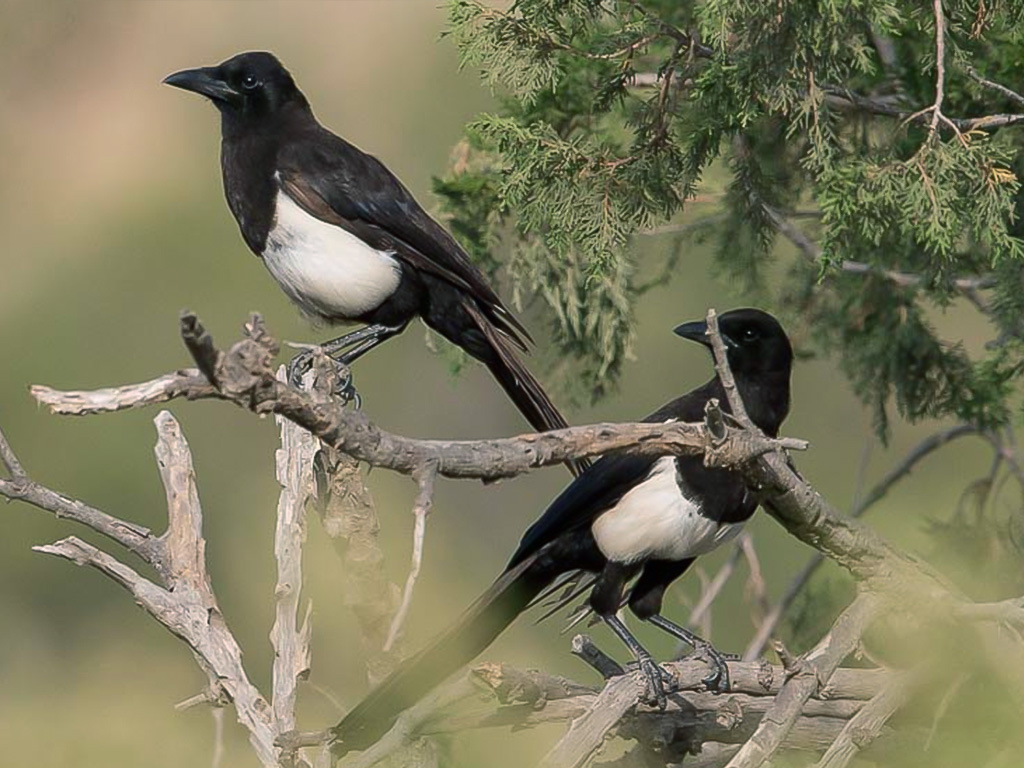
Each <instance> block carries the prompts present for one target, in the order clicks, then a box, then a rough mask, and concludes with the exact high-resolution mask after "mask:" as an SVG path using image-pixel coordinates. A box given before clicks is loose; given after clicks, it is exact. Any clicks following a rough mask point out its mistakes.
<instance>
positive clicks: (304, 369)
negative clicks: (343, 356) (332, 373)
mask: <svg viewBox="0 0 1024 768" xmlns="http://www.w3.org/2000/svg"><path fill="white" fill-rule="evenodd" d="M317 351H318V349H317V348H315V347H314V348H311V349H306V350H303V351H302V352H300V353H299V354H297V355H296V356H295V357H293V358H292V359H291V360H290V361H289V363H288V365H287V366H286V367H285V373H286V375H287V377H288V383H289V384H291V385H292V386H293V387H295V388H297V389H301V388H302V379H303V377H304V376H305V375H306V374H307V373H308V372H309V371H310V369H312V367H313V359H314V355H315V354H316V353H317ZM327 359H328V360H330V361H331V362H332V363H334V366H335V369H336V372H337V376H336V380H335V384H334V393H333V394H334V396H335V397H337V398H339V399H340V400H341V401H342V404H344V405H348V404H349V403H353V404H354V406H355V408H356V410H359V408H360V407H361V406H362V404H363V400H362V398H361V397H360V396H359V392H358V391H357V390H356V388H355V384H354V383H353V377H352V370H351V369H350V368H349V367H348V366H347V365H346V364H345V363H342V362H339V361H337V360H335V359H334V358H333V357H330V355H328V356H327Z"/></svg>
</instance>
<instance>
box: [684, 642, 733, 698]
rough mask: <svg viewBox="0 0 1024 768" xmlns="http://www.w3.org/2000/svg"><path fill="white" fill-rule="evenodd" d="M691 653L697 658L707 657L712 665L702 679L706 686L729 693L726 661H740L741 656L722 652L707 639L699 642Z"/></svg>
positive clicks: (710, 689)
mask: <svg viewBox="0 0 1024 768" xmlns="http://www.w3.org/2000/svg"><path fill="white" fill-rule="evenodd" d="M691 655H692V656H694V657H695V658H703V659H706V660H707V662H708V664H709V665H710V666H711V671H710V672H709V673H708V675H707V677H705V678H704V679H703V680H702V681H701V682H702V683H703V684H704V687H705V688H707V689H708V690H709V691H711V692H712V693H728V691H729V688H730V682H729V666H728V665H727V664H726V662H727V661H739V660H740V657H739V656H737V655H736V654H734V653H721V652H720V651H718V650H717V649H716V648H715V647H714V646H713V645H711V643H708V642H706V641H702V642H701V643H698V644H697V646H696V647H695V648H694V650H693V653H692V654H691Z"/></svg>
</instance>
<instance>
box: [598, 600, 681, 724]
mask: <svg viewBox="0 0 1024 768" xmlns="http://www.w3.org/2000/svg"><path fill="white" fill-rule="evenodd" d="M601 618H602V619H603V620H604V623H605V624H607V625H608V626H609V627H611V630H612V632H614V633H615V634H616V635H618V636H619V639H620V640H621V641H622V642H623V643H625V644H626V647H627V648H629V650H630V652H631V653H632V654H633V657H634V658H635V659H636V662H637V665H638V666H639V667H640V671H641V672H642V673H643V675H644V677H646V678H647V695H646V697H645V698H646V700H647V701H648V703H651V704H656V705H657V707H658V709H665V707H666V706H668V698H667V696H666V695H665V683H669V684H670V685H672V684H674V683H675V678H674V677H673V676H672V675H670V674H669V673H668V672H666V671H665V670H664V669H662V668H661V665H660V664H658V662H656V661H655V660H654V657H653V656H651V654H650V651H648V650H647V649H646V648H644V647H643V646H642V645H640V641H639V640H637V639H636V637H634V636H633V633H632V632H630V631H629V629H628V628H627V627H626V625H625V624H623V623H622V619H620V618H619V617H618V616H616V615H615V614H614V613H612V614H609V615H607V616H602V617H601ZM670 692H671V691H670Z"/></svg>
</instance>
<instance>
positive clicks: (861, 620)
mask: <svg viewBox="0 0 1024 768" xmlns="http://www.w3.org/2000/svg"><path fill="white" fill-rule="evenodd" d="M881 605H882V601H881V600H880V599H879V598H878V596H877V595H874V594H872V593H870V592H862V593H861V594H860V595H858V596H857V598H856V599H855V600H854V601H853V602H852V603H851V604H850V605H849V606H848V607H847V608H846V610H844V611H843V612H842V613H841V614H840V615H839V618H838V619H836V621H835V623H834V624H833V625H832V629H831V630H830V631H829V633H828V634H827V635H825V637H824V638H822V640H821V642H819V643H818V644H817V645H816V646H815V647H814V649H813V650H811V651H810V652H809V653H807V654H805V655H803V656H802V657H800V659H799V660H798V663H797V666H796V669H794V670H793V671H792V673H791V675H790V677H789V679H788V680H787V681H786V682H785V684H784V685H783V686H782V690H781V691H779V694H778V696H776V697H775V700H774V702H773V703H772V705H771V707H770V708H769V709H768V711H767V712H766V713H765V716H764V718H763V719H762V720H761V723H760V725H758V727H757V730H756V731H755V732H754V734H753V736H751V737H750V739H748V740H747V742H746V743H745V744H744V745H743V747H742V748H741V749H740V751H739V752H738V753H736V756H735V757H733V758H732V759H731V760H730V761H729V768H758V767H759V766H761V765H763V764H764V763H765V762H766V761H767V760H770V759H771V757H772V755H773V754H775V751H776V750H777V749H778V748H779V747H780V746H781V745H782V743H783V741H784V740H785V738H786V735H787V734H788V733H789V730H790V729H791V728H792V727H793V725H794V723H796V721H797V719H798V718H799V717H800V712H801V710H802V709H803V707H804V704H805V703H806V702H807V700H808V699H809V698H810V697H811V696H812V695H813V694H814V693H815V692H816V691H817V690H818V689H819V688H820V687H821V686H822V685H824V684H825V683H827V682H828V680H829V678H830V677H831V676H832V673H833V672H835V670H836V668H837V667H838V666H839V664H840V663H841V662H842V661H843V659H845V658H846V657H847V656H848V655H849V654H850V653H851V652H852V651H853V650H854V649H855V648H856V647H857V644H858V643H859V642H860V639H861V636H862V635H863V634H864V631H865V630H866V629H867V627H868V625H870V623H871V622H872V621H873V620H874V618H875V617H876V615H877V613H878V611H879V610H880V608H881Z"/></svg>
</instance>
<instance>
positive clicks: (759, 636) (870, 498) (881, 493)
mask: <svg viewBox="0 0 1024 768" xmlns="http://www.w3.org/2000/svg"><path fill="white" fill-rule="evenodd" d="M976 434H979V431H978V429H977V427H975V426H973V425H971V424H958V425H957V426H954V427H950V428H949V429H944V430H941V431H939V432H936V433H935V434H933V435H929V436H928V437H926V438H925V439H924V440H922V441H921V442H920V443H918V444H917V445H915V446H914V447H913V448H911V449H910V451H909V452H908V453H907V455H906V456H904V457H903V459H902V460H901V461H900V462H899V463H898V464H897V465H896V466H895V467H893V468H892V469H891V470H890V471H889V472H888V473H887V474H886V475H885V477H883V478H882V479H881V480H879V481H878V483H877V484H875V485H874V486H873V487H872V488H871V490H869V491H868V492H867V493H866V494H865V495H863V496H862V497H861V498H860V499H859V500H858V501H857V503H856V504H855V505H854V507H853V509H851V510H850V513H849V516H850V517H853V518H856V517H860V516H861V515H863V514H864V513H865V512H867V511H868V510H869V509H871V507H873V506H874V505H875V504H877V503H878V502H880V501H881V500H882V499H884V498H885V496H886V495H887V494H888V493H889V491H890V490H891V489H892V487H893V486H894V485H896V483H898V482H899V481H900V480H902V479H904V478H905V477H907V476H908V475H909V474H910V473H911V472H913V471H914V469H915V468H916V467H917V465H918V464H919V463H920V462H921V461H922V460H923V459H925V458H927V457H928V456H930V455H931V454H932V453H934V452H935V451H937V450H938V449H939V448H941V447H943V446H944V445H947V444H948V443H950V442H951V441H953V440H956V439H957V438H960V437H966V436H967V435H976ZM824 562H825V556H824V555H822V554H821V553H820V552H816V553H815V554H814V555H812V556H811V558H810V560H808V561H807V563H806V564H805V565H804V567H803V568H801V569H800V571H799V572H798V573H797V575H796V576H794V577H793V580H792V581H790V583H789V585H788V586H787V587H786V590H785V591H784V592H783V593H782V597H781V598H780V599H779V602H778V603H777V604H776V605H775V607H774V608H773V609H772V610H771V611H770V612H769V613H768V615H767V616H766V617H765V620H764V621H763V622H762V623H761V626H760V627H758V629H757V632H756V633H755V634H754V637H753V638H751V640H750V642H749V643H748V644H747V648H746V650H744V651H743V658H744V659H747V660H749V659H756V658H757V657H758V656H760V655H761V653H762V652H763V651H764V649H765V647H767V645H768V641H769V640H770V639H771V636H772V633H774V632H775V629H776V627H778V625H779V622H781V621H782V617H783V616H785V614H786V612H787V611H788V610H789V609H790V608H791V607H792V605H793V602H794V601H795V600H796V598H797V596H798V595H799V594H800V593H801V592H802V591H803V590H804V588H805V587H806V586H807V584H808V583H809V582H810V580H811V577H812V576H814V574H815V573H816V572H817V570H818V568H820V567H821V565H822V563H824Z"/></svg>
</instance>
